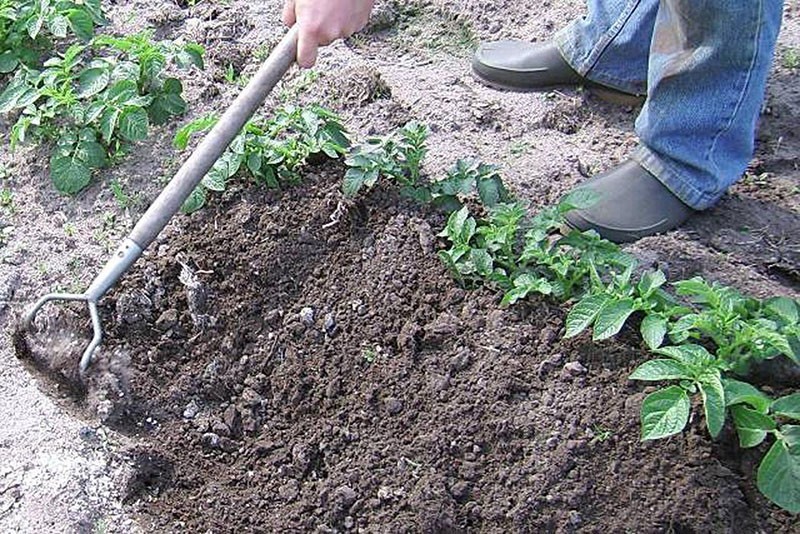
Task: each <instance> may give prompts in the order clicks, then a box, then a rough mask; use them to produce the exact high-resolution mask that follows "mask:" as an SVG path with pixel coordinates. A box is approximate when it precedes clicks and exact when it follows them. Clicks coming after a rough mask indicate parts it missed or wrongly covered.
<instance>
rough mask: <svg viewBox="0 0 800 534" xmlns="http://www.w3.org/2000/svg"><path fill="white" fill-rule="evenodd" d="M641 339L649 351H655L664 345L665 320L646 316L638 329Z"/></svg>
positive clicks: (656, 316) (665, 333) (654, 316)
mask: <svg viewBox="0 0 800 534" xmlns="http://www.w3.org/2000/svg"><path fill="white" fill-rule="evenodd" d="M640 331H641V333H642V338H643V339H644V342H645V343H646V344H647V347H648V348H649V349H650V350H656V349H657V348H658V347H660V346H661V345H662V344H663V343H664V336H666V335H667V318H666V317H662V316H660V315H647V316H645V318H644V319H643V320H642V324H641V327H640Z"/></svg>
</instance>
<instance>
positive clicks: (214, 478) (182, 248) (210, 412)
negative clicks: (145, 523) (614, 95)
mask: <svg viewBox="0 0 800 534" xmlns="http://www.w3.org/2000/svg"><path fill="white" fill-rule="evenodd" d="M342 172H343V171H342V169H341V168H339V166H338V165H327V166H323V167H318V168H315V169H314V170H313V171H312V172H311V173H310V175H311V176H310V183H309V184H308V185H305V186H301V187H297V188H293V189H290V190H288V191H285V192H283V193H270V192H266V191H260V190H253V189H248V190H244V191H241V192H240V193H237V194H235V195H232V196H231V198H228V199H226V200H225V201H223V202H220V203H217V204H215V205H214V206H212V207H211V208H210V209H209V210H206V211H204V212H202V213H200V214H199V215H197V216H194V217H193V218H192V220H191V222H189V223H188V224H186V225H184V226H183V227H182V228H181V230H180V232H175V233H174V235H171V236H169V239H168V240H167V239H165V240H164V241H163V243H164V244H163V245H161V246H160V247H157V249H158V253H157V254H156V257H154V258H151V259H150V260H149V261H147V262H146V263H145V264H144V265H143V266H142V267H140V268H138V269H137V271H136V272H135V273H133V274H132V275H131V276H129V277H128V278H127V279H126V280H125V282H124V283H123V285H122V287H121V288H120V289H119V290H118V291H117V292H116V293H115V294H114V296H113V297H112V299H110V301H109V302H110V303H116V313H115V315H116V318H115V319H116V320H114V321H109V322H110V323H113V324H116V325H117V326H116V328H115V330H114V331H113V332H112V334H111V337H112V338H113V341H110V342H109V344H108V345H107V347H108V349H107V353H109V352H110V353H112V354H114V353H122V352H124V353H126V354H128V355H129V356H130V359H131V370H130V371H131V386H132V389H131V391H130V396H131V398H130V399H129V404H128V408H127V410H122V412H121V413H118V414H116V418H115V419H114V422H113V423H112V425H113V426H117V427H120V428H122V430H123V431H132V432H134V433H136V434H138V435H139V437H140V438H141V441H142V443H143V444H142V445H141V448H140V449H139V450H138V451H137V454H138V455H139V458H140V459H143V460H142V461H144V462H145V464H144V465H146V467H147V468H146V469H145V470H144V471H143V475H142V477H141V478H140V479H137V480H136V481H135V482H136V483H135V485H134V486H132V488H131V491H130V494H129V496H128V499H129V501H131V502H134V501H136V500H140V501H141V503H142V504H141V512H142V513H143V514H144V515H145V516H146V517H147V518H148V520H149V521H151V522H152V525H153V528H155V529H156V530H157V531H173V530H174V531H190V532H200V531H212V532H264V531H281V530H284V531H285V530H302V531H311V530H318V531H323V532H328V531H330V532H334V531H352V530H358V529H363V531H367V532H466V531H491V532H509V531H517V532H541V531H563V532H568V531H574V530H584V531H589V532H591V531H600V530H608V529H610V530H611V531H615V532H617V531H637V532H663V531H671V532H719V531H728V532H733V531H737V532H756V531H759V530H765V531H770V532H781V531H786V529H788V528H790V526H791V525H792V524H793V519H792V518H791V517H790V516H789V515H788V514H785V513H782V512H779V511H776V510H775V509H774V507H771V506H769V505H768V504H767V503H766V502H765V501H764V499H763V498H762V497H761V496H760V495H759V494H758V492H757V491H756V490H755V489H754V487H753V484H752V480H753V469H754V466H755V462H756V461H757V459H758V457H759V453H758V452H745V453H743V452H742V451H739V450H737V449H736V448H735V447H733V446H731V444H732V443H733V440H732V436H730V435H726V436H724V437H723V438H722V439H721V440H720V444H719V445H715V444H713V443H712V442H711V441H710V440H709V439H708V437H707V434H706V432H705V430H704V429H703V426H702V420H700V418H699V417H697V418H695V419H694V420H693V421H692V424H691V429H690V430H689V432H688V433H686V434H685V435H681V436H678V437H675V438H672V439H670V440H666V441H660V442H656V443H642V442H641V441H639V428H638V410H639V405H640V401H641V399H642V397H643V395H644V393H645V391H646V390H644V391H643V390H642V388H641V387H640V386H639V385H637V384H634V383H632V382H629V381H628V380H627V379H626V377H627V375H628V374H629V373H630V371H631V370H632V369H633V368H634V367H635V366H636V365H637V363H639V362H641V361H642V359H643V357H644V351H643V350H642V349H641V347H639V346H637V345H636V344H635V339H636V337H635V336H634V335H628V334H625V335H623V338H622V340H620V341H615V342H610V343H605V344H600V345H597V344H593V343H591V342H590V341H589V340H588V339H585V338H581V339H578V340H575V341H569V342H565V341H562V340H561V339H560V337H561V334H562V333H563V329H562V324H563V311H562V310H561V309H559V308H557V307H554V306H552V305H551V304H549V303H548V302H546V301H540V302H534V303H531V305H530V306H528V307H525V308H521V309H517V310H509V311H506V310H500V309H499V308H498V307H497V299H496V297H495V296H494V295H493V294H491V293H490V292H488V291H477V292H467V291H464V290H462V289H460V288H458V287H457V286H456V284H455V283H454V282H453V281H452V280H451V278H450V277H449V276H448V274H447V273H446V272H445V270H444V268H443V266H442V265H441V264H440V263H439V262H438V260H437V259H436V258H435V255H434V254H433V251H434V249H436V248H438V247H439V246H440V243H438V241H437V238H436V237H435V235H434V233H435V231H436V228H438V227H439V226H440V225H441V222H442V221H441V216H440V215H438V214H436V213H428V212H425V211H423V210H421V209H420V208H418V207H416V206H414V205H410V204H407V203H406V202H405V201H403V200H402V199H400V198H398V197H397V196H395V194H393V193H392V192H387V191H376V192H374V193H373V194H371V195H370V196H369V197H367V198H365V199H364V200H363V201H361V202H358V203H356V204H355V205H349V206H348V207H347V209H346V213H347V215H346V217H343V218H342V219H341V220H340V221H339V222H338V223H335V224H328V223H330V222H331V221H330V219H329V216H330V215H331V214H332V213H334V212H335V211H336V208H337V204H338V203H339V202H340V201H341V196H340V193H339V180H340V179H341V175H342ZM190 271H192V272H194V275H188V273H189V272H190ZM182 273H183V274H182ZM182 276H183V280H184V281H183V282H181V281H180V280H181V277H182ZM192 276H193V278H194V281H193V282H192V283H189V284H188V285H187V283H186V280H187V278H189V277H192ZM134 302H136V303H139V305H138V306H136V305H134V304H132V303H134ZM112 309H113V308H112ZM107 311H108V312H109V314H110V313H111V310H107ZM109 319H110V318H109ZM762 452H763V451H762Z"/></svg>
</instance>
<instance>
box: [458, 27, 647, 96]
mask: <svg viewBox="0 0 800 534" xmlns="http://www.w3.org/2000/svg"><path fill="white" fill-rule="evenodd" d="M472 72H473V74H474V75H475V77H476V78H477V79H478V80H479V81H481V82H483V83H485V84H486V85H489V86H490V87H494V88H496V89H503V90H506V91H517V92H526V91H542V90H546V89H550V88H554V87H564V86H577V85H585V86H586V87H587V88H589V89H590V90H591V91H592V92H593V93H596V94H597V96H599V97H600V98H603V99H604V100H608V101H610V102H614V103H618V104H623V105H636V104H640V103H641V102H642V101H643V100H644V99H643V97H642V96H641V95H633V94H630V93H624V92H622V91H617V90H616V89H611V88H610V87H604V86H602V85H598V84H595V83H592V82H591V81H590V80H588V79H586V78H584V77H582V76H581V75H580V74H578V73H577V72H575V70H573V69H572V67H570V66H569V64H568V63H567V62H566V60H565V59H564V57H563V56H562V55H561V52H559V50H558V47H557V46H556V45H555V43H553V42H547V43H529V42H525V41H494V42H489V43H483V44H482V45H481V46H480V47H478V50H477V51H476V52H475V55H474V56H473V58H472Z"/></svg>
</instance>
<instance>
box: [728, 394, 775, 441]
mask: <svg viewBox="0 0 800 534" xmlns="http://www.w3.org/2000/svg"><path fill="white" fill-rule="evenodd" d="M731 415H732V416H733V424H734V426H735V427H736V433H737V435H738V436H739V445H740V446H741V447H742V448H744V449H748V448H750V447H756V446H758V445H760V444H761V442H763V441H764V439H765V438H766V437H767V432H768V431H772V430H775V428H776V427H775V421H773V420H772V418H771V417H769V416H767V415H764V414H763V413H759V412H757V411H756V410H752V409H750V408H748V407H747V406H743V405H741V404H737V405H736V406H731Z"/></svg>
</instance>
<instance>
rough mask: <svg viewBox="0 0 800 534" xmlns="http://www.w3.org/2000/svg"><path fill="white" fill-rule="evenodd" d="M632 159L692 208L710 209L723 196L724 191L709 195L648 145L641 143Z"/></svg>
mask: <svg viewBox="0 0 800 534" xmlns="http://www.w3.org/2000/svg"><path fill="white" fill-rule="evenodd" d="M631 159H633V160H634V161H635V162H637V163H638V164H639V165H641V166H642V167H643V168H644V169H645V170H646V171H647V172H649V173H650V174H652V175H653V176H655V177H656V178H657V179H658V181H659V182H661V183H662V184H663V185H664V187H666V188H667V189H669V190H670V191H671V192H672V194H673V195H675V196H676V197H678V198H679V199H680V200H681V202H683V203H684V204H686V205H687V206H689V207H690V208H692V209H694V210H697V211H701V210H704V209H708V208H710V207H711V206H713V205H714V204H716V203H717V201H718V200H719V199H720V198H721V197H722V195H723V194H724V192H723V193H720V194H715V195H709V194H708V193H706V192H704V191H702V190H701V189H698V188H697V186H696V185H695V184H693V183H692V182H691V181H690V180H687V179H686V178H684V177H683V175H682V174H681V172H680V171H679V170H678V169H676V168H675V167H674V166H673V165H671V164H670V162H668V161H666V160H665V158H663V157H661V156H659V155H658V154H657V153H656V152H654V151H653V150H651V149H650V148H648V147H647V146H645V145H643V144H640V145H639V146H638V147H637V148H636V149H635V150H634V151H633V152H632V153H631Z"/></svg>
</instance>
